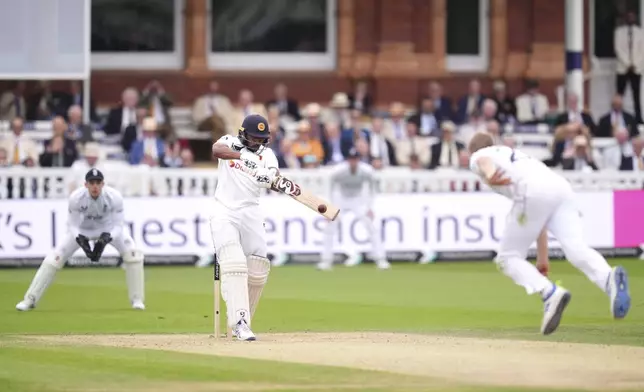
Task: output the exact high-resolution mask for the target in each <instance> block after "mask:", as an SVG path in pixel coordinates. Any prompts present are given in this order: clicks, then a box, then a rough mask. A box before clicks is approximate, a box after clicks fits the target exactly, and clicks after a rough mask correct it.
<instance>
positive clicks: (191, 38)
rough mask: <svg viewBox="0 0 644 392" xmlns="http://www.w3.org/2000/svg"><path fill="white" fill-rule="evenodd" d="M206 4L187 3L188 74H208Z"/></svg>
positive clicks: (199, 0) (193, 0)
mask: <svg viewBox="0 0 644 392" xmlns="http://www.w3.org/2000/svg"><path fill="white" fill-rule="evenodd" d="M207 12H208V11H207V9H206V2H205V1H204V0H188V1H187V2H186V12H185V20H186V25H185V29H186V34H185V48H186V61H185V64H186V72H187V73H188V74H192V75H195V74H203V73H207V72H208V60H207V48H206V34H207V33H208V29H207V26H206V23H207V22H208V18H207Z"/></svg>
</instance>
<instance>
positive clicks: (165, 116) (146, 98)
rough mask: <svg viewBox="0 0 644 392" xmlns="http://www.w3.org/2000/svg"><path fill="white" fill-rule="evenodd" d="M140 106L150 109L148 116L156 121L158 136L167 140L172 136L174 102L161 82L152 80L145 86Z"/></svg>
mask: <svg viewBox="0 0 644 392" xmlns="http://www.w3.org/2000/svg"><path fill="white" fill-rule="evenodd" d="M140 104H141V106H144V107H146V108H147V109H148V116H150V117H152V118H154V119H155V120H156V122H157V135H158V136H160V137H161V138H162V139H164V140H165V139H166V138H168V137H169V136H170V135H172V133H173V130H172V117H171V116H170V108H171V107H172V100H171V99H170V96H169V95H168V94H167V93H166V91H165V89H164V88H163V85H162V84H161V82H159V81H158V80H152V81H150V83H148V85H147V86H145V88H144V89H143V94H142V96H141V103H140Z"/></svg>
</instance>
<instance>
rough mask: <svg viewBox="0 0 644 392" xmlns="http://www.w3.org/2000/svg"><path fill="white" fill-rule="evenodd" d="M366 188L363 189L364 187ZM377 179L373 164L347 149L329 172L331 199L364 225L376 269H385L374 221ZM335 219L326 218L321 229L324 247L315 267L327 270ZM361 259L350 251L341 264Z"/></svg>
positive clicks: (386, 266) (352, 262)
mask: <svg viewBox="0 0 644 392" xmlns="http://www.w3.org/2000/svg"><path fill="white" fill-rule="evenodd" d="M365 188H366V191H365ZM376 189H377V183H376V177H375V174H374V170H373V168H372V167H371V166H370V165H368V164H366V163H364V162H360V154H359V153H358V152H357V151H356V150H355V149H351V151H350V152H349V157H348V159H347V161H345V162H342V163H341V164H339V165H337V166H335V167H334V168H333V172H332V174H331V199H332V200H334V204H336V205H337V206H338V207H339V208H340V209H341V210H342V211H343V213H345V214H346V213H347V212H349V211H352V212H353V213H354V215H355V217H356V219H357V220H358V221H359V222H360V223H361V224H362V225H363V226H364V227H365V228H366V229H367V232H368V233H369V237H370V239H371V245H372V250H371V253H372V257H373V259H374V260H375V263H376V266H377V267H378V268H379V269H383V270H384V269H389V268H391V265H390V264H389V262H388V261H387V258H386V254H385V250H384V247H383V246H382V241H381V240H380V232H379V230H378V229H377V228H376V225H375V224H374V221H373V220H374V215H373V209H372V204H373V198H374V197H375V195H376ZM338 222H339V221H338V220H336V221H332V222H328V223H327V226H326V228H325V230H324V249H323V250H322V255H321V260H320V262H319V263H318V265H317V267H318V269H320V270H330V269H332V267H333V237H334V235H335V232H336V230H337V227H338ZM360 261H361V259H360V258H359V257H357V255H354V256H353V257H350V258H349V259H347V261H346V263H345V265H347V266H353V265H356V264H359V263H360Z"/></svg>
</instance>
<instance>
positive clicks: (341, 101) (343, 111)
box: [322, 93, 351, 129]
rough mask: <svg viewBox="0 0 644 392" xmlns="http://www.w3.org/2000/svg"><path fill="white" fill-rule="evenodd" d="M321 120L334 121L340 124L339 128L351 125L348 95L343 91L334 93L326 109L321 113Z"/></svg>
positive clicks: (325, 121)
mask: <svg viewBox="0 0 644 392" xmlns="http://www.w3.org/2000/svg"><path fill="white" fill-rule="evenodd" d="M322 122H324V123H328V122H335V123H338V124H340V128H341V129H347V128H350V127H351V110H350V102H349V97H348V96H347V94H345V93H335V94H333V98H331V102H330V103H329V108H328V110H326V111H325V113H323V114H322Z"/></svg>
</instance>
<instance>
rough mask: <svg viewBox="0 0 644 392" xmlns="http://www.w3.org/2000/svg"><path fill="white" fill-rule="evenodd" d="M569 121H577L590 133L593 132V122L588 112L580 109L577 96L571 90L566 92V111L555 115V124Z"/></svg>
mask: <svg viewBox="0 0 644 392" xmlns="http://www.w3.org/2000/svg"><path fill="white" fill-rule="evenodd" d="M571 122H579V123H582V124H584V126H586V127H587V128H588V130H589V131H590V133H591V134H594V133H595V132H596V131H595V130H594V129H595V122H594V121H593V118H592V117H591V116H590V114H588V113H586V112H584V111H583V110H581V107H580V105H579V96H577V94H575V93H574V92H572V91H569V92H568V93H567V94H566V111H565V112H564V113H561V114H560V115H559V116H557V120H556V121H555V126H559V125H562V124H567V123H571Z"/></svg>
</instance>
